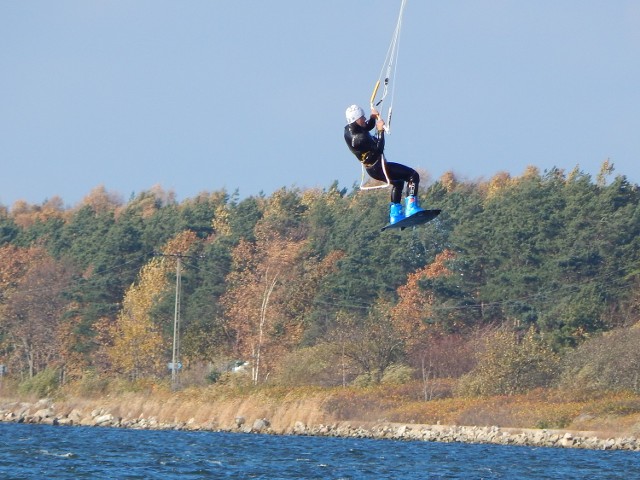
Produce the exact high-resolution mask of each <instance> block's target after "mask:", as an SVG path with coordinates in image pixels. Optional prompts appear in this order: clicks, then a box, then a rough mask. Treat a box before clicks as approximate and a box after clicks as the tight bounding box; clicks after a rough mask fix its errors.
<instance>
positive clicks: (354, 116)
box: [345, 105, 364, 123]
mask: <svg viewBox="0 0 640 480" xmlns="http://www.w3.org/2000/svg"><path fill="white" fill-rule="evenodd" d="M345 114H346V116H347V123H353V122H355V121H356V120H358V119H359V118H360V117H364V110H362V109H361V108H360V107H359V106H358V105H351V106H350V107H349V108H347V111H346V112H345Z"/></svg>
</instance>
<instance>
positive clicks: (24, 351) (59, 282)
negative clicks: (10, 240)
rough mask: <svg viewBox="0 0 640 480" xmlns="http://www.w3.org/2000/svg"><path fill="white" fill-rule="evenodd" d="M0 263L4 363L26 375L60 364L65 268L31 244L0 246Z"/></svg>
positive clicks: (66, 280)
mask: <svg viewBox="0 0 640 480" xmlns="http://www.w3.org/2000/svg"><path fill="white" fill-rule="evenodd" d="M0 265H1V267H0V284H1V286H2V288H1V290H2V292H3V293H2V298H0V302H2V304H1V306H0V322H1V323H0V327H1V328H2V334H3V343H4V348H5V352H6V354H7V360H8V363H9V365H10V366H11V367H12V368H13V369H14V370H16V371H19V372H24V373H26V374H27V375H28V376H29V377H33V376H34V375H35V374H36V373H38V372H39V371H42V370H44V369H45V368H47V367H50V366H60V338H59V337H60V334H61V333H62V325H63V315H64V312H65V308H66V304H67V303H66V299H65V298H64V291H65V289H66V288H67V287H68V285H69V281H70V279H71V274H72V271H71V269H70V268H69V267H68V266H67V265H65V264H64V263H62V262H58V261H56V260H55V259H53V258H52V257H51V256H50V255H48V254H47V253H46V251H45V250H44V249H43V248H41V247H37V246H35V247H30V248H16V247H12V246H10V245H7V246H5V247H2V248H0Z"/></svg>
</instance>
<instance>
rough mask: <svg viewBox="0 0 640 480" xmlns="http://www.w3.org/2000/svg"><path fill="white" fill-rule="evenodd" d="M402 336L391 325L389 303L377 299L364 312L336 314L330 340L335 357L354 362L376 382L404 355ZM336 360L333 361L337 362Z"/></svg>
mask: <svg viewBox="0 0 640 480" xmlns="http://www.w3.org/2000/svg"><path fill="white" fill-rule="evenodd" d="M404 340H405V338H404V336H403V335H402V333H400V332H399V331H398V330H397V329H396V328H395V325H394V322H393V320H392V318H391V312H390V306H389V305H388V304H386V303H385V302H377V303H376V304H375V305H374V306H373V308H371V309H370V310H369V312H368V314H367V315H365V316H362V317H360V316H357V315H347V314H344V313H342V314H340V315H338V318H337V321H336V328H335V330H334V332H333V333H332V343H333V346H334V354H335V355H336V358H340V357H344V358H346V359H348V360H349V362H350V363H351V364H353V365H355V366H356V369H357V371H358V372H359V373H360V375H364V378H365V379H366V381H367V382H370V383H373V384H378V383H380V382H381V381H382V378H383V377H384V374H385V372H386V371H387V369H388V368H389V367H390V366H391V365H393V364H394V363H396V362H398V361H400V360H401V359H402V357H403V355H404ZM339 363H340V362H338V363H337V364H339Z"/></svg>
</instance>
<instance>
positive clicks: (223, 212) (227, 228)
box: [211, 205, 231, 236]
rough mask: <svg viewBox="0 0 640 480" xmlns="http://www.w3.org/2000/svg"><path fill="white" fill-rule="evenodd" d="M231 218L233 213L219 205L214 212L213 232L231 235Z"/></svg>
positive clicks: (224, 206)
mask: <svg viewBox="0 0 640 480" xmlns="http://www.w3.org/2000/svg"><path fill="white" fill-rule="evenodd" d="M230 218H231V213H230V212H229V208H228V207H227V206H226V205H218V206H217V207H216V210H215V212H214V215H213V220H212V221H211V226H212V227H213V231H214V232H215V233H216V234H218V235H223V236H227V235H231V224H230V223H229V219H230Z"/></svg>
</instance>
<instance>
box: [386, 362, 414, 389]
mask: <svg viewBox="0 0 640 480" xmlns="http://www.w3.org/2000/svg"><path fill="white" fill-rule="evenodd" d="M412 378H413V369H412V368H411V367H407V366H406V365H399V364H393V365H391V366H390V367H389V368H387V369H386V370H385V372H384V375H383V376H382V382H381V383H383V384H391V385H403V384H405V383H409V382H410V381H411V380H412Z"/></svg>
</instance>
